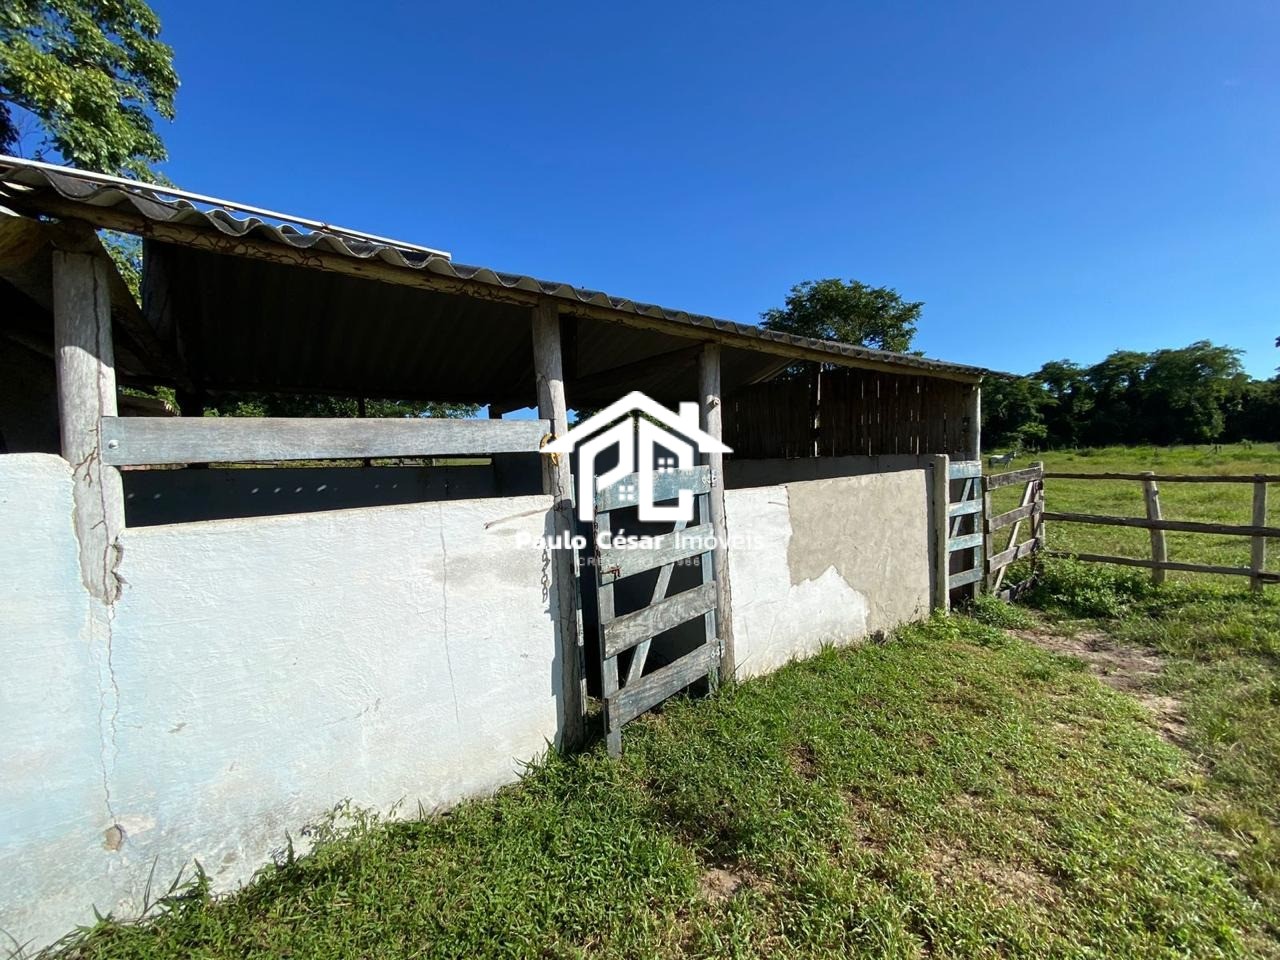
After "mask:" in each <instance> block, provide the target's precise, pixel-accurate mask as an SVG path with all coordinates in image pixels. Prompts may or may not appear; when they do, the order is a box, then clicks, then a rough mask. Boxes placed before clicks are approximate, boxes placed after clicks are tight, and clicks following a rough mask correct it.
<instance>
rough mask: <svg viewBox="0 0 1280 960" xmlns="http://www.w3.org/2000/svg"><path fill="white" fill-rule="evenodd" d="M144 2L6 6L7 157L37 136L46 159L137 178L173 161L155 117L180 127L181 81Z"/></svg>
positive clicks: (2, 17) (49, 1)
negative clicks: (168, 158)
mask: <svg viewBox="0 0 1280 960" xmlns="http://www.w3.org/2000/svg"><path fill="white" fill-rule="evenodd" d="M159 36H160V20H159V18H157V17H156V15H155V13H154V11H152V9H151V8H150V7H149V6H148V5H147V4H146V3H144V2H142V0H5V3H4V4H3V5H0V148H3V150H4V151H5V152H8V153H12V152H13V151H14V150H15V149H18V148H19V147H21V146H23V145H24V144H23V141H24V140H25V139H26V135H27V134H28V133H32V134H34V137H35V140H36V142H35V144H34V148H33V149H32V150H31V153H32V154H33V155H34V156H35V157H36V158H37V159H44V158H45V157H46V156H49V155H51V154H52V155H56V158H57V159H60V160H61V161H62V162H64V163H66V164H68V165H70V166H75V167H82V168H86V169H91V170H98V171H102V172H104V173H115V174H122V175H127V176H133V177H137V178H145V179H152V178H154V177H155V176H156V173H155V170H154V169H153V167H152V165H153V164H156V163H159V162H160V161H162V160H164V159H165V157H166V153H165V148H164V142H163V140H161V138H160V135H159V134H158V133H157V132H156V129H155V123H154V117H156V116H159V117H163V118H165V119H170V120H171V119H173V115H174V103H173V100H174V95H175V94H176V93H177V90H178V75H177V73H176V72H175V71H174V68H173V50H172V49H171V48H170V47H169V46H168V44H166V43H163V42H162V41H161V40H160V39H159Z"/></svg>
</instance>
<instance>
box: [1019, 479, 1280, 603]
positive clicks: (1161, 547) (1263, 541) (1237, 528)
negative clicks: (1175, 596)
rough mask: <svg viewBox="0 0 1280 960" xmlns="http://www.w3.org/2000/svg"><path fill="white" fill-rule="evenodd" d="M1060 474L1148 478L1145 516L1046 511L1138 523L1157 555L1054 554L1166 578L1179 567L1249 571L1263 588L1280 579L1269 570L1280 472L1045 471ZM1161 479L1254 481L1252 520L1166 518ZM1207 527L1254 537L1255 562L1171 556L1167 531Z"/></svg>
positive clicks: (1048, 515) (1278, 530)
mask: <svg viewBox="0 0 1280 960" xmlns="http://www.w3.org/2000/svg"><path fill="white" fill-rule="evenodd" d="M1044 476H1045V477H1047V478H1049V479H1054V480H1093V481H1097V480H1132V481H1137V482H1139V483H1141V484H1142V490H1143V499H1144V501H1145V503H1146V513H1147V515H1146V516H1145V517H1113V516H1105V515H1101V514H1092V513H1059V512H1053V511H1045V512H1044V513H1043V514H1042V516H1043V519H1045V520H1052V521H1055V522H1057V523H1079V524H1092V525H1097V526H1111V527H1132V528H1137V529H1142V530H1147V531H1149V533H1150V537H1151V558H1150V559H1149V560H1148V559H1137V558H1133V557H1113V556H1107V555H1104V554H1096V553H1073V552H1068V551H1053V552H1052V553H1050V554H1049V555H1050V556H1056V557H1074V558H1075V559H1077V560H1083V561H1085V562H1088V563H1113V564H1119V565H1121V566H1128V567H1144V568H1147V569H1149V570H1150V571H1151V579H1152V580H1153V581H1154V582H1155V583H1161V582H1163V581H1164V575H1165V572H1166V571H1168V570H1177V571H1183V572H1188V573H1212V574H1218V575H1220V576H1227V577H1248V578H1249V581H1250V584H1251V585H1252V588H1253V589H1254V590H1255V591H1260V590H1261V589H1262V587H1263V585H1264V584H1270V583H1280V573H1271V572H1268V571H1267V570H1266V569H1265V567H1266V560H1267V539H1268V538H1273V539H1274V538H1280V527H1271V526H1267V484H1269V483H1280V476H1274V475H1271V474H1253V475H1251V476H1247V475H1230V476H1216V475H1184V476H1178V475H1159V474H1155V473H1061V472H1056V471H1055V472H1052V473H1046V474H1045V475H1044ZM1160 483H1250V484H1253V515H1252V518H1251V520H1252V522H1251V523H1248V524H1231V523H1205V522H1202V521H1198V520H1166V519H1164V516H1163V515H1162V513H1161V510H1160V488H1159V484H1160ZM1166 531H1171V532H1174V533H1203V534H1211V535H1215V536H1229V537H1248V538H1249V539H1250V540H1251V541H1252V543H1251V545H1250V558H1249V566H1247V567H1223V566H1214V565H1211V564H1204V563H1181V562H1175V561H1171V560H1170V559H1169V552H1168V545H1167V544H1166V542H1165V536H1164V535H1165V532H1166Z"/></svg>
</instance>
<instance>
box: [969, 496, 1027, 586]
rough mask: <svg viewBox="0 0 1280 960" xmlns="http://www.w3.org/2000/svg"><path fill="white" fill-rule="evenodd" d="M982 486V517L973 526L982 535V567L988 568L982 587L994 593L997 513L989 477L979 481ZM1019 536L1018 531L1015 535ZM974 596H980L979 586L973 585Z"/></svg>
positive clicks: (976, 519) (995, 584) (995, 582)
mask: <svg viewBox="0 0 1280 960" xmlns="http://www.w3.org/2000/svg"><path fill="white" fill-rule="evenodd" d="M978 482H979V483H981V484H982V516H981V517H980V518H978V517H975V518H974V519H975V523H974V525H973V529H974V532H978V531H981V533H982V546H981V548H980V549H981V551H982V565H983V566H984V567H985V568H986V576H984V577H983V578H982V586H983V587H985V588H986V591H987V593H992V592H993V591H994V590H995V589H996V586H997V581H996V575H995V572H994V571H993V570H992V569H991V558H992V557H993V556H994V555H995V550H993V549H992V547H991V536H992V530H991V518H992V517H993V516H995V511H994V510H992V509H991V487H990V485H989V483H988V479H987V477H986V476H985V475H984V476H983V477H981V478H980V479H979V481H978ZM1013 535H1014V536H1015V537H1016V536H1017V535H1018V534H1017V531H1015V532H1014V534H1013ZM973 594H974V597H975V599H976V598H977V595H978V584H976V583H975V584H974V585H973Z"/></svg>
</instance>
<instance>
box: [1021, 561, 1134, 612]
mask: <svg viewBox="0 0 1280 960" xmlns="http://www.w3.org/2000/svg"><path fill="white" fill-rule="evenodd" d="M1155 590H1156V587H1155V586H1153V585H1152V583H1151V580H1150V577H1149V575H1148V574H1147V573H1146V572H1145V571H1142V570H1130V569H1126V568H1124V567H1110V566H1107V565H1105V564H1100V563H1082V562H1080V561H1078V560H1070V559H1059V560H1051V561H1049V562H1046V563H1045V564H1044V567H1043V569H1042V570H1041V572H1040V577H1039V578H1038V579H1037V581H1036V583H1035V585H1034V586H1032V588H1031V590H1030V591H1029V592H1028V594H1027V599H1028V600H1029V601H1030V603H1031V604H1032V605H1033V606H1037V607H1040V608H1042V609H1045V610H1052V611H1056V612H1059V613H1065V614H1067V615H1069V616H1076V617H1120V616H1123V615H1124V614H1125V613H1127V612H1128V611H1129V610H1131V609H1132V608H1133V607H1134V606H1135V605H1136V604H1139V603H1141V602H1142V601H1144V600H1146V599H1148V598H1150V596H1151V594H1152V593H1153V592H1154V591H1155Z"/></svg>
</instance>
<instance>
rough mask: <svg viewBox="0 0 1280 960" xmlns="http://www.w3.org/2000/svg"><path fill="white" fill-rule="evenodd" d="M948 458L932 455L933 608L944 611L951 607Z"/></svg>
mask: <svg viewBox="0 0 1280 960" xmlns="http://www.w3.org/2000/svg"><path fill="white" fill-rule="evenodd" d="M950 467H951V458H950V457H948V456H947V455H946V454H945V453H940V454H937V455H935V456H934V458H933V537H934V547H935V549H934V556H933V578H934V584H933V604H932V606H933V609H934V610H941V611H942V612H943V613H946V612H948V611H950V609H951V591H950V589H949V587H948V584H947V581H948V580H949V579H950V577H951V554H950V553H948V552H947V538H948V537H949V536H950V535H951V518H950V508H951V473H950Z"/></svg>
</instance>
